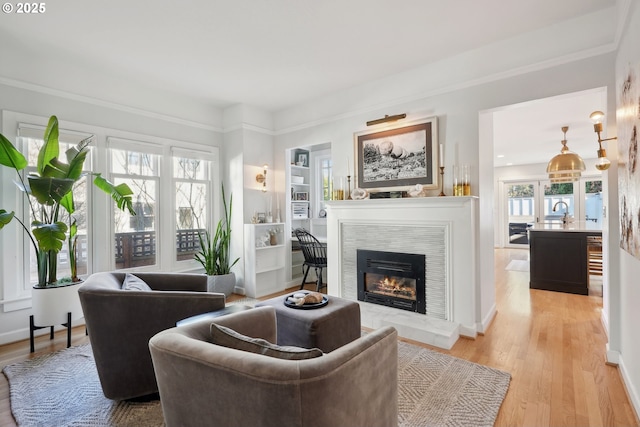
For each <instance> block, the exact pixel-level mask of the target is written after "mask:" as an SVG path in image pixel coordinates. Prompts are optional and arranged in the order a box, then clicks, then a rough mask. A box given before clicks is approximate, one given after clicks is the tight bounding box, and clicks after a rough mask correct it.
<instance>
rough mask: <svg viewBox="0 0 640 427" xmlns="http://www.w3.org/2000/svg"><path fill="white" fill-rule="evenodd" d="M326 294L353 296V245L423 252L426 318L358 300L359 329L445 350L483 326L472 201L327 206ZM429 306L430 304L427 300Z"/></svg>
mask: <svg viewBox="0 0 640 427" xmlns="http://www.w3.org/2000/svg"><path fill="white" fill-rule="evenodd" d="M327 207H328V209H327V254H328V268H327V272H328V280H327V282H328V287H327V292H328V293H329V295H334V296H339V297H342V298H347V299H352V300H355V301H357V293H356V292H355V288H356V283H355V282H356V278H357V271H356V266H355V257H356V253H355V252H356V250H357V249H372V250H381V251H391V252H406V253H418V254H425V257H426V263H427V267H426V272H425V276H426V277H425V280H426V282H427V283H428V289H427V305H428V307H430V308H428V309H427V315H424V314H419V313H412V312H408V311H403V310H398V309H394V308H389V307H384V306H380V305H375V304H371V303H364V302H359V303H360V308H361V313H362V324H363V326H366V327H370V328H377V327H380V326H383V325H392V326H394V327H396V329H398V333H399V335H400V336H403V337H405V338H410V339H415V340H418V341H422V342H426V343H428V344H431V345H436V346H439V347H443V348H451V346H453V344H454V343H455V342H456V340H457V339H458V338H459V336H460V335H464V336H469V337H475V336H476V335H477V333H478V331H480V330H481V321H482V317H483V314H482V313H479V308H478V307H479V304H477V301H479V298H480V296H479V295H480V289H479V286H480V285H479V283H480V280H479V271H480V269H479V266H478V256H477V247H478V246H477V228H478V224H477V221H478V198H477V197H474V196H469V197H425V198H403V199H368V200H344V201H331V202H328V203H327ZM430 304H431V305H430Z"/></svg>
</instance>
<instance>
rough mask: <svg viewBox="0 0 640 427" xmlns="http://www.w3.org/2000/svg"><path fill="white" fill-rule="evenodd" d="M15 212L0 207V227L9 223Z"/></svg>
mask: <svg viewBox="0 0 640 427" xmlns="http://www.w3.org/2000/svg"><path fill="white" fill-rule="evenodd" d="M14 215H15V212H13V211H11V212H7V211H5V210H4V209H0V229H2V228H3V227H4V226H5V225H7V224H9V223H10V222H11V220H12V219H13V217H14Z"/></svg>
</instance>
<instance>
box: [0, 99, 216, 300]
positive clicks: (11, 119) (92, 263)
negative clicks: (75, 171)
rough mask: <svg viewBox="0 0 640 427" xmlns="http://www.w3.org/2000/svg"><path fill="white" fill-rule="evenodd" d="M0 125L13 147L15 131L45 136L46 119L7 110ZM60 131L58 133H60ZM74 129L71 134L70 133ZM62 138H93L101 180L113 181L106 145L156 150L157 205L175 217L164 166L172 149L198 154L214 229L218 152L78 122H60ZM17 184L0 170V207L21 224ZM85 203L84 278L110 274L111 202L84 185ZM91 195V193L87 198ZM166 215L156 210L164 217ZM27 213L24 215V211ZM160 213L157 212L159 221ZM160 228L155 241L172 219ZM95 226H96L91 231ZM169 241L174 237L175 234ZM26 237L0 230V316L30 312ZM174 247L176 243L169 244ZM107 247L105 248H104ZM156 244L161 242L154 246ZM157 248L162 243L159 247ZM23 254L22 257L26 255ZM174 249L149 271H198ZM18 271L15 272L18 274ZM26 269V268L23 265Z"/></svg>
mask: <svg viewBox="0 0 640 427" xmlns="http://www.w3.org/2000/svg"><path fill="white" fill-rule="evenodd" d="M0 114H1V120H2V134H3V135H5V136H6V137H7V138H8V139H9V140H10V141H12V142H16V141H17V139H18V134H19V126H23V128H25V129H27V128H33V129H35V130H36V131H38V130H39V129H42V130H44V129H45V128H46V126H47V123H48V119H49V118H48V117H43V116H36V115H31V114H24V113H16V112H11V111H7V110H3V111H2V112H1V113H0ZM62 129H63V128H61V131H62ZM69 129H73V130H69ZM64 132H65V133H74V132H77V133H79V134H85V135H94V137H95V140H94V141H95V142H94V143H93V144H92V147H91V154H90V155H91V163H92V167H91V169H92V172H96V173H101V174H102V175H103V176H104V177H106V178H108V179H111V177H110V172H109V171H110V170H111V168H110V164H109V162H110V160H109V157H110V156H109V155H108V148H107V145H108V144H107V140H109V139H110V138H111V139H117V140H123V141H127V144H129V145H128V146H127V147H128V148H129V149H130V150H132V148H131V147H132V146H131V145H130V144H131V143H132V142H136V143H137V144H144V146H146V147H151V146H152V147H155V148H154V150H157V152H158V154H159V155H160V158H159V162H160V172H159V173H160V183H159V196H158V200H159V201H158V203H161V202H164V201H165V200H166V201H167V202H169V205H170V209H171V211H172V212H173V211H174V207H173V205H174V201H173V200H174V197H172V195H173V193H174V190H173V188H172V186H171V183H172V177H173V175H172V174H171V170H170V162H169V161H166V159H169V158H170V156H171V155H172V147H173V148H176V149H181V150H185V151H188V152H189V153H191V154H193V153H199V154H198V155H202V156H204V157H206V158H207V159H209V160H211V163H210V179H211V183H210V188H211V192H212V193H213V195H212V197H211V200H210V202H209V203H211V208H210V217H211V218H210V223H209V224H208V225H209V228H210V229H211V228H212V227H213V225H214V224H216V221H217V219H218V218H219V216H220V212H219V208H220V200H219V199H220V196H219V195H218V192H217V191H214V189H217V188H219V182H220V164H219V148H218V147H215V146H209V145H204V144H198V143H189V142H184V141H177V140H172V139H166V138H159V137H154V136H149V135H143V134H138V133H133V132H127V131H120V130H116V129H111V128H106V127H100V126H96V125H86V124H82V123H77V122H69V121H65V122H64ZM15 179H16V177H15V172H14V171H13V170H10V169H9V168H5V167H2V168H0V201H1V203H0V207H1V208H2V209H6V210H8V211H15V212H16V215H18V216H19V217H20V218H22V217H24V213H25V212H26V211H25V206H23V204H24V199H23V195H22V193H21V192H20V191H19V190H18V189H17V188H16V186H15V184H14V183H13V181H14V180H15ZM88 188H89V192H90V194H89V196H88V197H89V198H90V202H89V203H88V210H89V214H88V218H87V233H88V238H87V240H88V242H87V244H88V251H89V255H88V265H87V269H88V272H89V273H90V272H96V271H109V270H112V269H113V265H114V262H115V260H114V250H113V244H112V243H111V242H113V241H114V234H113V233H114V230H113V228H114V227H113V202H112V201H111V199H110V197H109V196H108V195H106V194H104V193H103V192H101V191H96V190H95V189H93V186H92V185H88ZM91 189H93V191H92V192H91ZM162 210H164V209H160V211H162ZM27 212H28V211H27ZM160 213H161V212H158V214H159V215H160ZM161 218H162V219H161V225H160V228H159V229H158V233H159V235H158V236H157V239H160V238H161V237H162V236H161V235H160V234H161V233H165V234H166V233H168V232H169V231H168V230H172V231H175V224H174V222H175V220H173V219H172V218H174V215H166V214H165V215H161ZM94 224H95V225H97V226H95V227H94ZM171 234H173V236H175V234H174V233H171ZM26 239H28V236H26V235H25V233H24V231H23V230H22V228H20V227H19V226H16V224H10V225H8V226H7V227H5V228H3V229H2V230H0V251H1V252H2V254H3V256H2V257H0V310H1V311H2V312H10V311H16V310H23V309H28V308H30V307H31V289H32V288H31V286H30V284H29V283H28V280H27V277H28V276H25V271H24V268H23V264H24V261H25V260H27V262H28V253H29V246H28V244H27V243H28V242H27V241H26ZM171 240H172V242H173V244H172V245H170V246H175V237H172V238H171ZM105 242H109V243H106V244H105ZM157 242H160V240H157ZM158 246H159V247H161V246H162V243H159V244H158ZM25 251H26V254H25ZM175 259H176V255H175V249H173V250H171V251H170V250H164V251H162V252H161V255H158V256H157V258H156V263H157V265H156V266H155V267H152V268H149V269H153V270H160V271H176V272H178V271H194V272H195V271H202V269H201V266H200V265H199V264H198V263H197V261H195V260H193V261H191V260H189V261H182V262H179V263H178V262H176V261H175ZM16 266H18V268H16ZM26 268H28V264H27V265H26Z"/></svg>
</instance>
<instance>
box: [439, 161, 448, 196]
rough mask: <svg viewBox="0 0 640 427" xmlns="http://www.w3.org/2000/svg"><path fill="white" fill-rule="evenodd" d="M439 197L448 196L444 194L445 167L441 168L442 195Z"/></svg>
mask: <svg viewBox="0 0 640 427" xmlns="http://www.w3.org/2000/svg"><path fill="white" fill-rule="evenodd" d="M438 196H446V194H444V166H440V194H438Z"/></svg>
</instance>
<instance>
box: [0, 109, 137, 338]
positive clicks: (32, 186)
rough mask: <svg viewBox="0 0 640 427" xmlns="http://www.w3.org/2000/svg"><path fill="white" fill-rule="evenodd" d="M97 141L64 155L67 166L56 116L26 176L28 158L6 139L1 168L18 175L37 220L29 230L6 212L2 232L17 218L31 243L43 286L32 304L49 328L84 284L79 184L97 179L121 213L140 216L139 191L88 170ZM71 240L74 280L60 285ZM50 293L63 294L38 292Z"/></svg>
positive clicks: (1, 141)
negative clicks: (62, 257)
mask: <svg viewBox="0 0 640 427" xmlns="http://www.w3.org/2000/svg"><path fill="white" fill-rule="evenodd" d="M92 138H93V137H89V138H86V139H84V140H82V141H80V142H79V143H78V144H77V145H76V146H75V147H72V148H70V149H68V150H67V151H66V152H65V153H64V155H65V158H66V162H65V161H64V160H63V159H61V158H60V155H61V153H60V147H59V141H58V119H57V117H56V116H51V117H50V118H49V122H48V124H47V128H46V130H45V132H44V143H43V144H42V147H41V148H40V150H39V152H38V160H37V164H36V171H35V172H31V173H29V174H28V175H26V174H25V173H24V172H23V170H24V169H25V168H26V167H27V164H28V162H27V159H26V158H25V157H24V155H22V153H20V152H19V151H18V150H17V149H16V147H15V146H14V145H13V144H12V143H11V142H10V141H9V140H8V139H7V138H6V137H5V136H4V135H2V134H0V164H1V165H3V166H5V167H8V168H12V169H14V170H15V171H16V174H17V177H18V181H15V183H16V185H17V187H18V188H19V189H20V190H21V191H22V192H23V194H24V196H25V197H26V199H27V202H28V204H29V210H30V213H31V219H32V222H31V224H30V227H29V226H27V224H25V223H24V222H23V221H22V220H20V218H18V217H16V216H15V211H11V212H8V211H6V210H5V209H0V229H2V228H4V227H5V226H6V225H8V224H9V223H10V222H11V221H12V220H14V219H15V220H16V221H17V222H18V224H19V226H20V227H22V229H23V230H24V232H25V233H26V234H27V236H28V237H29V240H30V241H31V244H32V246H33V249H34V252H35V255H36V261H37V268H38V283H37V284H36V285H35V286H34V292H33V294H32V296H33V301H32V304H33V311H34V317H35V318H36V322H37V323H38V324H40V325H43V326H44V325H53V324H57V323H63V322H65V321H66V320H62V321H59V320H58V319H60V317H59V316H58V313H59V312H62V314H65V315H66V311H64V310H66V309H65V308H60V307H59V306H60V305H62V304H63V302H64V301H65V300H73V301H76V300H77V292H76V291H77V289H74V288H72V287H70V286H68V285H69V283H74V282H77V281H78V277H77V269H76V252H75V246H76V239H77V235H76V233H77V227H76V224H75V220H74V219H73V213H74V212H75V204H74V200H73V189H74V185H75V184H76V183H77V182H78V181H79V180H80V179H81V178H82V177H83V176H85V175H87V174H89V175H92V176H93V177H94V180H93V182H94V184H95V185H96V186H97V187H98V188H99V189H101V190H103V191H105V192H106V193H108V194H110V195H111V197H112V199H113V200H114V201H115V202H116V204H117V206H118V207H119V208H120V209H123V210H124V209H128V210H129V212H130V213H131V214H132V215H135V212H134V210H133V205H132V194H133V192H132V191H131V189H130V188H129V187H128V186H127V185H126V184H121V185H118V186H115V185H113V184H112V183H110V182H109V181H107V180H106V179H104V178H103V177H102V176H100V174H98V173H92V172H86V171H83V168H84V162H85V160H86V157H87V154H88V153H89V144H90V142H91V140H92ZM61 208H62V209H64V210H65V211H66V212H67V213H68V219H69V224H68V225H67V224H65V223H64V222H63V221H61V213H62V212H61ZM65 240H66V241H67V243H68V245H69V248H68V249H69V262H70V267H71V273H72V274H71V275H72V277H71V278H70V279H67V280H61V281H58V278H57V265H58V254H59V252H60V250H61V249H62V247H63V244H64V243H65ZM46 289H59V290H58V291H56V292H55V294H57V296H55V295H52V294H51V293H47V295H46V296H43V295H42V294H43V293H44V292H42V293H39V292H38V290H46ZM72 306H73V307H76V311H78V310H77V308H78V307H79V303H78V304H77V305H76V304H74V303H73V304H72ZM38 314H41V315H38ZM78 314H81V313H80V312H78Z"/></svg>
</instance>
